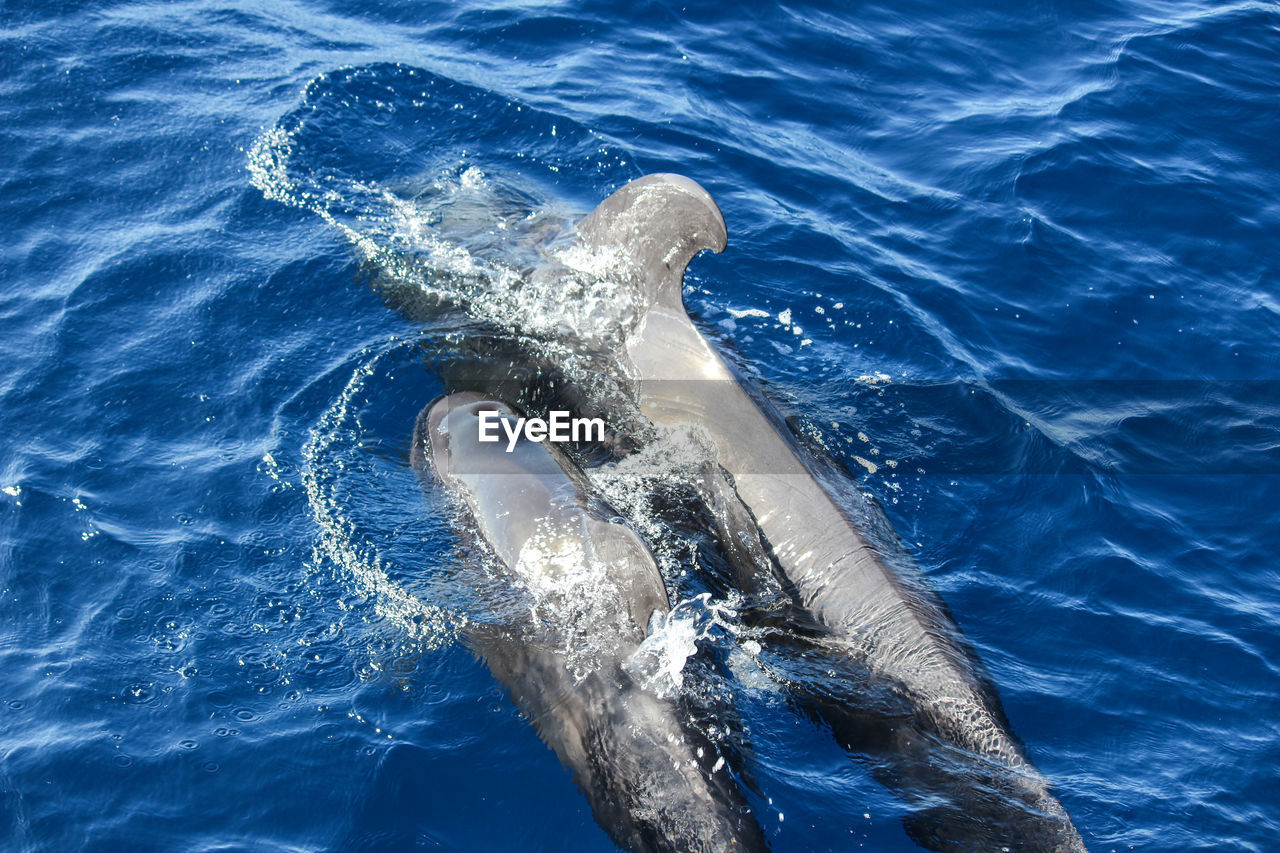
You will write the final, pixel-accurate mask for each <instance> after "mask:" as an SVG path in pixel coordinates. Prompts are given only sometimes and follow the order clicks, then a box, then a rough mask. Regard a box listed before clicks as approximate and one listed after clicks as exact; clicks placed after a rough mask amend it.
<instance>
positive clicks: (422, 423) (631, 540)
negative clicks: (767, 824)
mask: <svg viewBox="0 0 1280 853" xmlns="http://www.w3.org/2000/svg"><path fill="white" fill-rule="evenodd" d="M486 412H495V413H497V416H498V417H499V418H501V419H502V420H504V421H508V422H511V421H514V420H515V419H516V418H517V414H516V412H515V411H514V410H513V408H512V407H510V406H508V405H507V404H505V403H503V402H501V401H499V400H496V399H492V398H486V397H485V396H482V395H481V394H478V393H474V392H461V393H455V394H451V395H448V396H445V397H440V398H438V399H437V400H436V401H434V402H433V403H432V404H431V405H429V406H428V407H427V408H426V409H424V410H423V412H422V414H421V415H420V416H419V418H418V421H417V424H416V426H415V430H414V442H413V450H412V460H413V464H414V467H415V469H416V470H417V471H418V472H419V474H420V475H421V476H423V477H424V478H425V479H428V480H429V479H430V476H431V474H433V473H434V475H435V477H437V478H438V479H439V481H441V482H442V483H443V484H444V485H445V486H446V487H447V488H448V489H449V490H450V491H451V492H452V493H453V494H455V495H456V496H458V497H459V498H460V499H461V501H462V502H463V503H464V504H465V506H466V508H467V509H468V511H469V513H470V515H471V516H472V517H473V518H474V522H475V527H476V529H477V530H478V532H479V534H480V535H481V536H482V537H483V539H484V540H485V541H486V542H487V543H488V544H489V546H490V547H491V548H492V550H493V552H494V554H495V555H496V556H497V558H498V560H499V561H500V562H501V563H502V565H503V566H504V567H505V569H506V571H508V572H510V573H511V576H512V577H511V580H512V581H514V582H516V583H518V584H519V585H520V586H522V587H523V588H524V592H526V593H527V594H528V595H529V596H530V597H531V598H532V606H531V607H529V608H528V609H525V610H522V614H521V616H520V617H518V618H517V619H515V620H514V621H513V622H510V623H506V624H503V625H500V626H487V627H485V628H477V629H475V630H472V631H471V632H469V637H470V641H471V644H472V645H473V647H474V648H475V650H476V651H477V652H478V653H479V654H480V655H481V656H482V657H483V658H484V660H485V661H486V663H487V664H488V666H489V669H490V670H491V671H492V672H493V674H494V676H495V677H496V678H497V679H498V680H499V681H501V682H502V683H503V684H504V685H505V686H506V687H507V689H508V691H510V694H511V698H512V700H513V701H514V702H515V704H516V705H518V706H519V707H520V708H521V709H522V710H523V711H524V712H525V713H526V714H527V715H528V716H529V719H530V720H531V721H532V723H533V726H534V728H535V729H537V731H538V733H539V735H540V736H541V737H542V739H543V740H544V741H545V742H546V743H547V744H548V745H549V746H550V747H551V748H552V749H553V750H555V752H556V754H557V755H558V756H559V758H560V760H561V762H562V763H563V764H564V765H565V766H566V767H568V768H570V769H572V771H573V774H574V779H575V781H576V782H577V784H578V786H579V787H580V788H581V789H582V792H583V794H584V795H585V796H586V798H587V800H588V802H589V803H590V804H591V810H592V812H593V814H594V815H595V818H596V821H597V823H599V824H600V825H601V827H603V828H604V829H605V830H606V831H607V832H608V833H609V835H610V836H611V837H612V838H613V840H614V842H615V843H617V844H618V845H619V846H620V847H622V848H623V849H625V850H630V851H673V853H674V851H763V850H767V846H766V843H765V840H764V835H763V832H762V831H761V829H760V827H759V825H758V824H757V823H756V821H755V819H754V818H753V817H752V816H751V814H750V811H749V809H748V807H747V806H746V804H745V802H744V800H743V798H742V794H741V791H740V790H739V788H738V785H737V783H736V781H735V780H734V779H733V777H732V776H731V775H730V774H729V772H728V771H727V769H726V767H725V762H724V761H723V760H718V759H717V758H716V751H715V749H714V748H712V746H711V744H710V743H709V742H707V741H706V740H705V738H703V737H702V736H701V735H700V734H699V733H698V732H697V731H696V730H695V729H694V728H693V727H692V726H691V725H688V724H686V720H687V719H688V717H687V714H686V713H685V712H684V710H683V709H682V708H681V706H680V704H679V701H678V695H663V694H662V693H660V692H657V691H655V690H654V689H653V688H652V687H649V686H646V684H645V683H644V682H645V679H644V678H643V677H642V675H641V674H639V673H638V672H637V668H636V666H635V661H636V653H637V651H638V650H639V649H640V646H641V644H642V643H643V642H644V640H645V638H646V635H647V633H648V629H649V628H650V627H651V625H652V624H657V622H660V621H661V620H660V619H659V618H657V617H661V616H662V615H663V614H666V613H667V612H668V611H669V609H670V606H669V602H668V598H667V592H666V588H665V586H664V585H663V582H662V576H661V574H660V572H659V570H658V566H657V564H656V563H655V562H654V559H653V556H652V555H651V554H650V552H649V550H648V548H646V547H645V545H644V543H643V542H642V541H641V540H640V539H639V537H637V536H636V534H635V533H634V532H632V530H631V529H630V528H629V527H627V526H626V525H625V524H623V523H621V522H620V521H617V520H614V519H615V518H616V516H615V514H613V513H612V512H611V511H610V510H609V509H608V507H607V506H606V505H604V504H603V502H602V501H601V499H600V498H599V497H598V496H597V495H596V494H595V492H594V490H592V489H591V487H590V485H589V484H588V483H587V480H586V478H585V477H584V476H583V475H582V472H581V471H580V470H579V469H578V468H576V467H575V466H574V465H573V463H572V462H571V461H570V460H569V459H568V458H567V457H565V456H564V454H563V453H561V452H560V451H559V450H558V449H557V448H555V447H554V446H552V445H549V444H543V443H536V442H533V441H530V440H528V439H527V438H521V439H520V440H519V441H518V442H515V443H514V446H511V447H510V448H509V449H508V445H507V443H506V442H505V441H504V442H488V441H482V440H481V439H480V429H479V427H480V419H481V416H482V415H483V414H484V413H486Z"/></svg>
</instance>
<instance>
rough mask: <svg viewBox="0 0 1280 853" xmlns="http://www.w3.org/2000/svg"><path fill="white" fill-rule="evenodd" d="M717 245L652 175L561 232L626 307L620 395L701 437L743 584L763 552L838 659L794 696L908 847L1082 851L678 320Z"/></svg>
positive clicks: (891, 592) (688, 324)
mask: <svg viewBox="0 0 1280 853" xmlns="http://www.w3.org/2000/svg"><path fill="white" fill-rule="evenodd" d="M726 238H727V232H726V228H725V223H724V218H723V216H722V215H721V212H720V210H719V208H718V206H717V205H716V203H715V202H714V201H713V200H712V198H711V196H710V195H709V194H708V193H707V192H706V191H705V190H704V189H703V188H702V187H700V186H699V185H698V184H696V183H695V182H693V181H691V180H689V179H688V178H684V177H681V176H678V175H669V174H656V175H649V176H646V177H644V178H640V179H638V180H636V181H633V182H631V183H630V184H627V185H626V186H624V187H622V188H621V189H619V190H618V191H617V192H615V193H614V194H613V195H611V196H610V197H609V198H607V199H606V200H605V201H604V202H602V203H601V204H600V206H599V207H597V208H596V209H595V210H594V211H593V212H592V213H590V214H589V215H588V216H587V217H586V218H585V219H583V220H582V221H581V222H580V223H579V225H578V227H577V240H578V243H579V248H580V249H581V250H582V251H583V253H585V255H586V256H588V257H594V258H595V259H596V260H595V262H593V269H595V270H597V271H598V270H605V271H606V272H605V275H607V276H608V277H609V278H610V279H611V281H612V283H614V284H617V283H622V284H625V285H626V286H627V287H628V288H629V289H630V291H631V292H632V293H633V294H634V296H635V298H636V301H637V303H638V304H639V305H640V306H641V307H640V310H638V311H637V312H636V318H635V320H634V322H631V323H630V324H629V325H628V326H627V328H625V329H624V330H623V331H622V334H621V342H620V344H619V346H618V348H617V352H616V353H615V356H616V358H617V359H618V361H619V362H620V370H621V372H622V373H623V374H624V375H626V376H627V377H629V378H630V380H631V387H632V389H633V393H634V397H635V400H634V402H635V404H636V405H637V406H638V408H639V410H640V411H641V412H642V413H643V415H644V417H645V418H647V419H648V420H649V421H650V422H652V423H653V424H656V425H659V426H672V425H677V424H690V425H693V426H694V427H696V428H697V429H698V430H699V431H701V433H702V435H703V436H705V437H706V439H707V442H708V443H709V445H710V449H711V455H712V457H713V462H714V465H712V466H709V467H708V469H707V471H708V473H707V475H706V478H705V482H704V483H702V484H701V485H702V489H703V491H704V493H705V494H706V495H707V499H708V501H709V503H710V504H711V505H712V506H713V507H714V508H715V512H716V516H717V518H718V520H719V522H720V525H721V530H720V536H721V539H722V541H723V543H724V546H725V551H726V552H727V553H728V554H730V556H734V555H737V557H738V559H739V562H740V565H741V566H742V572H741V575H742V578H743V582H744V583H745V584H747V585H748V586H751V585H752V584H756V585H757V587H756V588H757V589H763V588H765V583H764V581H765V579H764V578H763V577H762V572H761V568H762V566H761V563H762V562H765V563H766V564H767V567H766V568H765V571H764V573H768V572H769V568H771V569H772V572H773V573H775V574H776V581H777V582H778V583H780V585H781V587H782V588H784V589H785V590H786V591H787V593H788V594H789V595H790V597H791V598H792V599H793V602H794V606H795V607H796V608H797V611H798V612H801V613H803V614H804V616H805V618H806V619H808V620H810V621H811V622H812V623H813V624H815V625H816V626H817V628H818V629H819V632H820V634H821V635H822V642H821V643H820V646H821V648H822V649H824V650H825V652H826V653H827V654H831V655H833V656H835V657H842V658H844V659H845V662H848V663H851V664H853V667H852V671H854V672H856V673H857V675H856V676H852V677H851V679H850V681H849V683H848V686H847V689H845V690H843V691H841V690H840V689H839V687H838V686H837V687H836V688H835V690H834V692H835V693H837V694H842V695H840V696H839V698H838V699H837V700H834V701H833V699H832V697H831V693H832V692H833V691H832V690H831V689H830V688H829V689H827V690H824V691H822V692H823V694H824V695H823V696H821V697H820V698H817V699H815V700H814V701H813V702H812V703H811V707H812V708H814V709H815V710H816V711H817V713H819V714H821V715H822V717H823V718H824V719H825V720H826V721H827V722H828V723H829V724H830V725H831V727H832V729H833V731H834V732H835V734H836V735H837V737H839V738H840V739H841V740H842V742H843V743H844V744H845V746H846V748H849V749H851V750H854V751H857V752H859V753H862V754H865V755H867V756H868V757H869V758H870V759H871V761H872V767H873V770H874V771H875V772H876V775H877V776H878V778H880V779H882V780H883V781H884V782H886V783H887V784H888V785H890V786H891V787H893V788H896V789H897V790H898V791H899V792H900V793H902V794H903V795H904V796H905V797H906V798H907V799H908V800H909V801H910V802H912V804H913V805H914V806H915V809H916V815H915V817H914V818H913V819H911V820H910V821H909V822H908V829H909V830H910V831H911V833H912V835H913V837H915V838H916V840H917V841H918V842H919V843H921V844H922V845H924V846H926V847H929V848H931V849H935V850H984V849H992V850H1000V849H1007V850H1033V851H1055V853H1057V852H1058V851H1081V850H1084V849H1085V848H1084V844H1083V842H1082V841H1081V839H1080V836H1079V833H1078V832H1077V831H1076V829H1075V827H1074V825H1073V824H1072V822H1071V820H1070V818H1069V817H1068V816H1067V813H1066V811H1065V810H1064V809H1063V808H1062V806H1061V804H1060V803H1059V802H1058V801H1057V799H1055V798H1054V796H1053V795H1052V794H1051V793H1050V792H1049V787H1048V783H1047V782H1046V780H1045V779H1044V777H1043V776H1042V775H1041V774H1040V773H1039V772H1037V771H1036V770H1035V768H1034V767H1033V766H1032V765H1031V764H1030V762H1029V761H1028V760H1027V758H1026V757H1025V754H1024V752H1023V749H1022V747H1021V746H1020V744H1019V743H1018V741H1017V739H1016V738H1015V737H1014V736H1013V734H1012V733H1011V731H1010V729H1009V726H1008V723H1007V721H1006V720H1005V717H1004V714H1003V712H1002V710H1001V709H1000V705H999V701H998V699H997V698H996V696H995V693H994V689H993V688H991V687H989V685H988V684H986V682H985V679H984V677H983V676H982V675H981V666H980V663H979V662H978V661H977V660H976V657H975V656H974V655H973V654H972V652H971V651H970V650H969V648H968V646H967V643H966V642H965V641H964V639H963V637H962V636H961V634H960V631H959V628H958V627H957V626H956V625H955V624H954V622H953V621H952V620H951V619H950V618H949V616H948V615H947V613H946V610H945V607H944V606H943V605H942V603H941V601H940V600H939V599H938V598H937V597H936V596H935V595H934V594H932V593H931V592H930V591H929V590H927V589H926V588H924V587H923V586H922V585H920V584H918V583H916V582H915V581H914V580H913V579H912V578H910V577H909V575H910V572H909V571H902V570H901V569H900V568H899V567H895V565H893V564H892V563H893V559H891V558H893V555H891V554H889V553H888V549H885V548H883V547H877V545H876V544H873V543H872V542H871V541H870V540H869V539H868V537H867V536H866V535H865V534H864V532H863V531H862V530H861V529H860V528H859V526H858V525H857V524H855V522H854V520H853V517H852V515H851V514H850V512H849V511H848V510H847V509H846V508H845V506H844V505H842V504H841V502H840V501H838V500H837V499H836V498H835V497H833V493H834V492H837V491H838V489H839V488H840V485H841V484H840V483H835V484H833V485H832V486H830V487H829V486H825V485H824V483H823V482H822V479H823V478H822V477H821V476H820V475H819V474H818V473H817V467H816V465H815V460H813V459H812V458H808V457H807V456H806V454H805V453H804V452H802V450H801V448H800V446H799V445H798V444H797V442H796V441H795V440H794V438H793V437H792V435H791V433H790V431H789V430H788V428H787V427H786V425H785V424H784V423H783V421H782V419H781V417H779V416H778V415H777V413H776V412H775V411H773V410H772V409H771V407H770V406H769V404H768V403H767V402H766V401H764V400H763V399H761V398H760V397H759V396H758V395H756V394H754V393H752V392H751V391H750V390H749V389H748V387H747V386H746V385H745V384H744V383H743V382H742V381H741V380H740V379H739V377H738V376H737V375H736V373H735V372H734V370H733V369H732V368H731V367H730V365H729V363H728V362H727V361H726V360H725V359H724V358H723V357H722V356H721V355H720V354H719V353H718V352H717V351H716V349H715V347H713V346H712V345H711V343H710V342H709V341H708V340H707V339H706V338H705V337H704V336H703V335H702V334H701V333H700V332H699V331H698V330H697V328H696V327H695V326H694V324H693V322H692V321H691V320H690V318H689V316H688V314H687V313H686V311H685V308H684V304H683V297H682V291H683V278H684V272H685V268H686V266H687V265H688V263H689V261H690V260H691V259H692V258H693V257H694V256H695V255H696V254H698V253H699V252H701V251H704V250H708V249H709V250H711V251H713V252H720V251H722V250H723V249H724V248H725V245H726ZM597 274H598V273H597ZM845 488H847V485H846V486H845ZM761 555H763V557H762V556H761ZM868 697H876V698H874V699H869V698H868ZM886 709H888V710H886Z"/></svg>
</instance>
